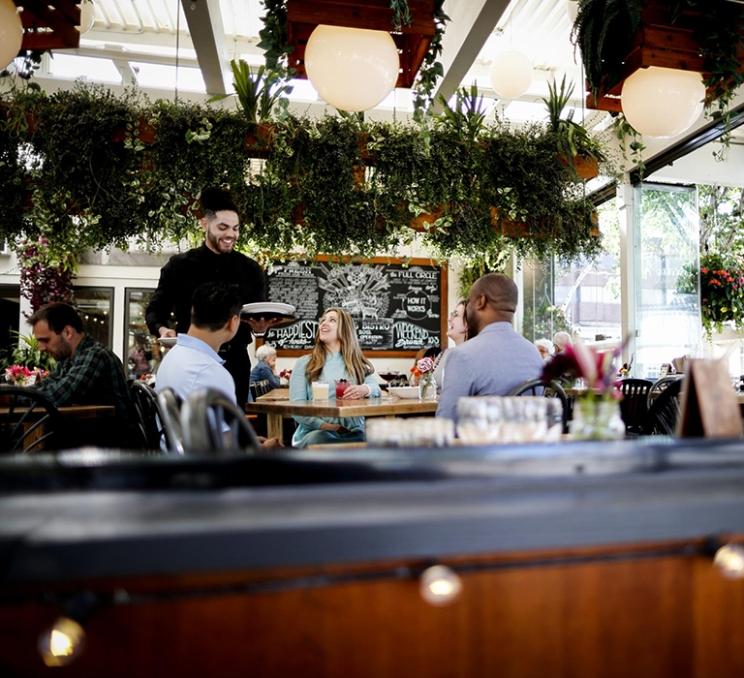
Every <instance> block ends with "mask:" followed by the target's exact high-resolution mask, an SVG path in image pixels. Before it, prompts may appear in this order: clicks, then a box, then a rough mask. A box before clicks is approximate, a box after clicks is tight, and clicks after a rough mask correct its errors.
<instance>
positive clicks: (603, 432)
mask: <svg viewBox="0 0 744 678" xmlns="http://www.w3.org/2000/svg"><path fill="white" fill-rule="evenodd" d="M571 436H572V437H573V438H574V439H575V440H620V439H622V438H623V437H624V436H625V424H624V423H623V419H622V417H621V416H620V403H619V401H617V400H615V399H614V398H613V397H612V396H596V395H589V396H583V397H579V398H576V401H575V402H574V409H573V420H572V421H571Z"/></svg>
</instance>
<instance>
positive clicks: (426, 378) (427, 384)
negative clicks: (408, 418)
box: [418, 373, 437, 400]
mask: <svg viewBox="0 0 744 678" xmlns="http://www.w3.org/2000/svg"><path fill="white" fill-rule="evenodd" d="M418 388H419V400H436V398H437V383H436V382H435V381H434V375H433V374H431V373H429V374H422V375H421V379H420V380H419V385H418Z"/></svg>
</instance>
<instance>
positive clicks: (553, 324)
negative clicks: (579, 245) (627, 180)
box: [522, 200, 622, 344]
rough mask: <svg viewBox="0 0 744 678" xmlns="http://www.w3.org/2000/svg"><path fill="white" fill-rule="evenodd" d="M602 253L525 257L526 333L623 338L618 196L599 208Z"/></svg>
mask: <svg viewBox="0 0 744 678" xmlns="http://www.w3.org/2000/svg"><path fill="white" fill-rule="evenodd" d="M599 228H600V233H601V236H602V244H603V250H604V251H603V252H602V254H601V255H600V256H599V257H597V259H594V260H592V259H586V258H579V259H576V260H573V261H570V262H561V261H555V260H553V259H549V260H547V261H544V262H527V263H525V266H524V271H523V278H522V279H523V295H524V320H523V325H522V328H523V330H522V331H523V334H524V336H525V337H527V338H528V339H530V340H531V341H535V340H536V339H540V338H546V339H551V338H552V337H553V335H554V334H555V333H556V332H558V331H561V330H563V331H567V332H569V333H571V334H578V335H580V336H581V337H582V338H583V339H584V340H585V341H588V342H602V341H607V342H610V341H611V342H612V343H613V344H616V343H617V342H618V341H620V339H621V333H622V332H621V323H622V307H621V303H620V226H619V220H618V215H617V208H616V206H615V201H614V200H613V201H610V202H608V203H605V204H604V205H603V206H602V207H601V208H600V210H599Z"/></svg>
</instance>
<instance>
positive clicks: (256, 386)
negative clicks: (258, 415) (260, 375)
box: [250, 379, 271, 400]
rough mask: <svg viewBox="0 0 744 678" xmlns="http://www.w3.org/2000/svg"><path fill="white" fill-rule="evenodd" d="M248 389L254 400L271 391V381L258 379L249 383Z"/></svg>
mask: <svg viewBox="0 0 744 678" xmlns="http://www.w3.org/2000/svg"><path fill="white" fill-rule="evenodd" d="M250 389H251V395H252V396H253V400H256V399H257V398H260V397H261V396H262V395H266V394H267V393H268V392H269V391H271V382H270V381H269V380H268V379H259V380H258V381H254V382H252V383H251V386H250Z"/></svg>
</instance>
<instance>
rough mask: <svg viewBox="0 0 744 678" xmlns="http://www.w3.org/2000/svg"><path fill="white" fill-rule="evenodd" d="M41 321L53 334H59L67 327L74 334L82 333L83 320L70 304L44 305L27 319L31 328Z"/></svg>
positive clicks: (53, 303)
mask: <svg viewBox="0 0 744 678" xmlns="http://www.w3.org/2000/svg"><path fill="white" fill-rule="evenodd" d="M42 320H43V321H44V322H46V324H47V325H49V329H50V330H52V332H54V333H55V334H60V333H61V332H62V330H63V329H65V327H67V326H68V325H69V326H70V327H72V329H73V330H75V331H76V332H82V331H83V320H82V318H81V317H80V314H79V313H78V312H77V311H76V310H75V309H74V308H73V307H72V306H70V304H65V303H63V302H61V301H52V302H51V303H49V304H44V306H42V307H41V308H40V309H39V310H37V311H36V312H35V313H34V314H33V315H32V316H31V317H30V318H29V319H28V322H29V324H30V325H31V327H33V326H34V325H36V323H38V322H41V321H42Z"/></svg>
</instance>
